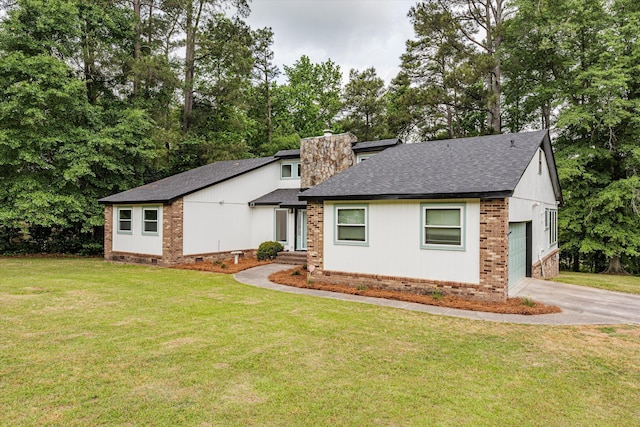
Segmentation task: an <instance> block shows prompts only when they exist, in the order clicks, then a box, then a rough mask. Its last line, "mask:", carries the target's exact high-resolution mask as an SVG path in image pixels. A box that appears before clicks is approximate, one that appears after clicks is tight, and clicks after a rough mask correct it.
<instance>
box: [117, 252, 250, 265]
mask: <svg viewBox="0 0 640 427" xmlns="http://www.w3.org/2000/svg"><path fill="white" fill-rule="evenodd" d="M256 251H257V250H256V249H242V250H241V252H242V253H243V255H244V256H245V257H255V256H256ZM231 252H235V251H225V252H211V253H206V254H195V255H184V256H181V257H180V258H179V259H176V260H174V261H171V262H169V261H166V260H164V259H163V258H162V257H160V256H158V255H145V254H134V253H129V252H112V253H111V254H110V256H109V257H107V256H106V255H105V259H107V260H109V261H119V262H125V263H131V264H149V265H160V266H164V267H168V266H172V265H177V264H195V263H196V262H214V261H223V260H225V259H231V258H233V254H232V253H231Z"/></svg>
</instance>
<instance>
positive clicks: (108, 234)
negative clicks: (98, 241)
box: [104, 205, 113, 259]
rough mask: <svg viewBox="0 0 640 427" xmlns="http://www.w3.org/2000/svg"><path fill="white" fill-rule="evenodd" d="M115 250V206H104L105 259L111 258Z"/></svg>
mask: <svg viewBox="0 0 640 427" xmlns="http://www.w3.org/2000/svg"><path fill="white" fill-rule="evenodd" d="M112 252H113V206H112V205H105V207H104V259H111V253H112Z"/></svg>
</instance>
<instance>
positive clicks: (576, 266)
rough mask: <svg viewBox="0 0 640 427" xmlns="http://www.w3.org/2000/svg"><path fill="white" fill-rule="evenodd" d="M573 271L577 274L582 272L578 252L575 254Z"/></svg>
mask: <svg viewBox="0 0 640 427" xmlns="http://www.w3.org/2000/svg"><path fill="white" fill-rule="evenodd" d="M572 270H573V271H575V272H576V273H577V272H579V271H580V253H579V252H576V253H575V254H573V268H572Z"/></svg>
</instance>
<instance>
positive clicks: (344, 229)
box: [335, 205, 367, 245]
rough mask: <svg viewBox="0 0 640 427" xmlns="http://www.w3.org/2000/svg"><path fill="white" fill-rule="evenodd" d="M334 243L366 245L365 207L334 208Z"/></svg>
mask: <svg viewBox="0 0 640 427" xmlns="http://www.w3.org/2000/svg"><path fill="white" fill-rule="evenodd" d="M335 222H336V229H335V241H336V243H346V244H356V245H366V244H367V206H360V205H358V206H336V210H335Z"/></svg>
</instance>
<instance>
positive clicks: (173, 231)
mask: <svg viewBox="0 0 640 427" xmlns="http://www.w3.org/2000/svg"><path fill="white" fill-rule="evenodd" d="M183 212H184V201H183V199H182V198H180V199H178V200H176V201H175V202H173V203H171V204H170V205H164V207H163V209H162V264H164V265H171V264H177V263H180V262H181V259H182V239H183V235H182V234H183V232H182V218H183Z"/></svg>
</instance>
